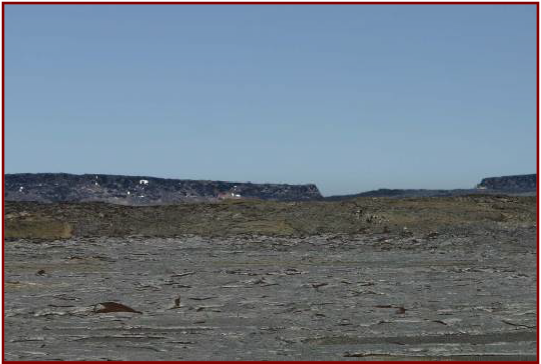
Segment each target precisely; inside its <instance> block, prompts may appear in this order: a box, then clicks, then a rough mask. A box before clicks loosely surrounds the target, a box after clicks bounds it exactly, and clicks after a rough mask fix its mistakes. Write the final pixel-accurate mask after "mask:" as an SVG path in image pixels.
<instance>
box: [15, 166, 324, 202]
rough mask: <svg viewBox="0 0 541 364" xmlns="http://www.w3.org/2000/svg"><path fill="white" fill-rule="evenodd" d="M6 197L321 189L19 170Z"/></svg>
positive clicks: (310, 196)
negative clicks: (22, 171) (25, 171)
mask: <svg viewBox="0 0 541 364" xmlns="http://www.w3.org/2000/svg"><path fill="white" fill-rule="evenodd" d="M4 188H5V199H6V201H38V202H109V203H116V204H123V205H154V204H174V203H181V202H191V201H192V202H196V201H219V200H222V199H261V200H276V201H303V200H319V199H321V198H322V197H321V194H320V192H319V190H318V189H317V187H316V186H315V185H312V184H307V185H287V184H255V183H238V182H224V181H198V180H180V179H165V178H154V177H140V176H116V175H104V174H84V175H73V174H66V173H20V174H6V175H5V186H4Z"/></svg>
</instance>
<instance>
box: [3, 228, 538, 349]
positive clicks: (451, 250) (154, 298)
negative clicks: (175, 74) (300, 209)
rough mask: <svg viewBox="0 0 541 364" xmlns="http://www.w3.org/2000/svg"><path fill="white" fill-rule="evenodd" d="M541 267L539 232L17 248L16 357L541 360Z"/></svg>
mask: <svg viewBox="0 0 541 364" xmlns="http://www.w3.org/2000/svg"><path fill="white" fill-rule="evenodd" d="M536 259H537V258H536V227H535V226H531V227H528V228H526V227H523V228H520V227H518V228H516V229H512V230H505V231H504V230H501V231H500V230H494V231H490V230H480V231H479V232H477V233H469V234H468V235H464V236H455V235H451V234H444V235H437V234H431V235H426V234H424V235H419V236H399V235H396V234H395V235H389V234H369V235H340V234H338V235H337V234H320V235H316V236H311V237H302V236H299V237H268V236H259V235H238V236H229V237H219V238H218V237H215V238H204V237H199V236H194V235H185V236H178V237H162V238H156V237H154V238H149V237H147V238H145V237H140V236H130V237H116V238H114V237H95V238H90V237H89V238H84V237H78V238H71V239H68V240H57V241H41V242H37V241H31V240H14V241H6V242H5V313H4V314H5V323H4V325H5V359H6V360H238V359H252V360H263V359H269V360H301V359H302V360H380V359H383V360H385V359H387V360H395V359H397V360H399V359H401V360H404V359H411V360H422V359H455V360H456V359H460V360H470V359H476V360H498V359H504V360H535V359H536V317H537V316H536V284H537V282H536ZM178 298H180V300H178ZM102 302H115V303H121V304H123V305H126V306H128V307H130V308H132V309H133V310H135V311H140V313H137V312H108V310H107V307H106V306H103V305H98V304H99V303H102ZM109 307H114V305H112V306H111V305H109ZM117 307H118V306H117Z"/></svg>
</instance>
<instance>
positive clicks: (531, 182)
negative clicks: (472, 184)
mask: <svg viewBox="0 0 541 364" xmlns="http://www.w3.org/2000/svg"><path fill="white" fill-rule="evenodd" d="M477 188H480V189H488V190H505V191H517V192H522V191H536V190H537V174H522V175H518V176H503V177H489V178H484V179H483V180H482V181H481V183H480V184H478V185H477Z"/></svg>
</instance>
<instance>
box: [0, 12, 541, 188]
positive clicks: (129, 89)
mask: <svg viewBox="0 0 541 364" xmlns="http://www.w3.org/2000/svg"><path fill="white" fill-rule="evenodd" d="M5 9H6V10H5V21H6V23H5V116H6V118H5V128H6V133H5V142H6V144H5V145H6V152H5V166H6V172H7V173H18V172H69V173H109V174H128V175H149V176H156V177H170V178H189V179H219V180H232V181H252V182H281V183H293V184H296V183H316V184H317V185H318V187H319V188H320V190H321V192H322V193H323V194H325V195H331V194H342V193H355V192H361V191H365V190H370V189H375V188H461V187H471V186H474V185H475V184H476V183H478V182H479V181H480V179H481V178H483V177H487V176H498V175H507V174H522V173H534V172H535V170H536V153H535V147H536V114H535V113H536V8H535V6H534V5H347V6H344V5H298V6H291V5H287V6H284V5H282V6H280V5H272V6H269V5H252V6H249V5H218V6H215V5H101V6H100V5H6V8H5Z"/></svg>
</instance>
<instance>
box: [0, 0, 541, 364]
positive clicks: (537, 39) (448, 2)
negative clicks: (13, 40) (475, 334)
mask: <svg viewBox="0 0 541 364" xmlns="http://www.w3.org/2000/svg"><path fill="white" fill-rule="evenodd" d="M6 5H536V14H537V28H536V35H537V37H536V41H537V43H536V49H537V53H536V54H537V60H536V61H537V91H536V92H537V98H536V100H537V117H536V141H537V142H536V151H537V155H536V161H537V162H536V173H537V196H536V200H537V219H539V2H537V1H520V2H513V1H504V2H481V1H464V2H460V1H445V2H430V1H428V2H422V1H405V2H397V1H382V2H377V1H354V2H345V1H337V2H332V1H323V2H313V1H312V2H310V1H309V2H300V1H285V2H279V1H264V2H254V1H247V2H240V1H226V2H216V1H202V2H196V1H184V2H182V1H180V2H163V1H157V2H148V1H144V2H119V1H104V2H99V1H84V2H69V1H68V2H60V1H48V2H36V1H26V2H25V1H23V2H14V1H6V2H2V186H5V155H6V154H5V151H6V149H5V97H6V96H5V95H6V94H5V9H6V8H5V6H6ZM4 195H5V194H2V223H3V226H5V218H4V216H5V201H4ZM536 224H537V223H536ZM536 236H537V249H536V252H537V286H536V288H537V291H536V293H537V295H536V296H537V299H538V300H537V305H536V309H537V312H536V313H537V335H538V340H537V345H536V346H537V360H536V362H537V363H539V225H538V224H537V234H536ZM4 239H5V236H4V229H2V258H3V257H4ZM3 270H4V264H3V260H2V271H3ZM2 292H4V279H2ZM2 313H4V295H3V294H2ZM4 334H5V330H4V321H3V320H2V337H3V341H2V344H1V345H2V362H9V361H7V360H5V357H4V355H5V352H4V341H5V340H6V338H5V335H4ZM26 362H27V363H50V362H51V361H26ZM131 362H133V363H138V362H137V361H123V362H118V363H131ZM178 362H179V361H160V363H178ZM201 362H203V363H204V362H207V363H211V362H212V361H201ZM222 362H223V363H234V361H222ZM260 362H261V361H256V360H253V361H244V363H260ZM266 362H268V363H287V362H291V363H313V362H311V361H266ZM336 362H346V361H319V363H336ZM366 362H369V361H366ZM395 362H396V361H377V363H395ZM399 362H400V363H418V361H399ZM485 362H487V361H485ZM506 362H507V363H512V361H499V363H506ZM63 363H77V362H76V361H63ZM86 363H100V362H99V361H86ZM446 363H469V362H468V361H446Z"/></svg>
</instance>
